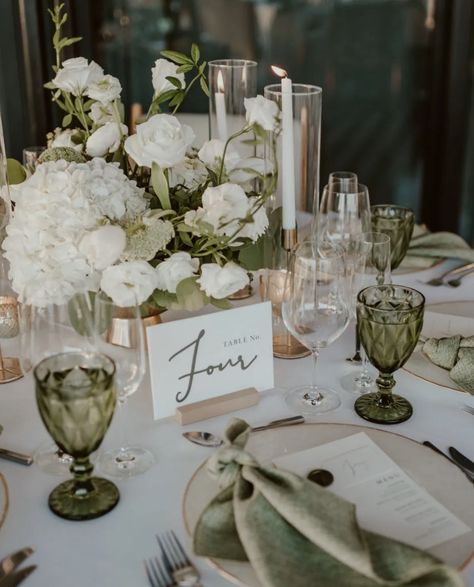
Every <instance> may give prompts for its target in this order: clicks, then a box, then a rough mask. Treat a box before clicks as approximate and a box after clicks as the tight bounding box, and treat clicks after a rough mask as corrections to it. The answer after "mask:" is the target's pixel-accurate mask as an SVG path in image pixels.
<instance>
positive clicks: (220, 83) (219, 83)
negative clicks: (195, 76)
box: [217, 69, 224, 93]
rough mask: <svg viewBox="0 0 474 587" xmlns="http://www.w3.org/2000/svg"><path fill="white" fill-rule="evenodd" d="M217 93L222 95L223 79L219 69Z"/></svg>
mask: <svg viewBox="0 0 474 587" xmlns="http://www.w3.org/2000/svg"><path fill="white" fill-rule="evenodd" d="M217 91H218V92H222V93H223V92H224V77H223V75H222V71H221V70H220V69H219V73H218V74H217Z"/></svg>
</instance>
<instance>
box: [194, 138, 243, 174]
mask: <svg viewBox="0 0 474 587" xmlns="http://www.w3.org/2000/svg"><path fill="white" fill-rule="evenodd" d="M224 148H225V143H224V141H221V140H219V139H211V140H210V141H207V142H206V143H204V145H203V146H202V147H201V149H200V151H199V153H198V157H199V159H201V161H202V162H203V163H204V165H206V167H209V168H210V169H213V170H218V168H219V167H220V165H221V162H222V156H223V154H224ZM239 161H240V156H239V154H238V153H237V151H235V150H234V149H233V148H232V147H231V146H230V145H228V146H227V150H226V152H225V161H224V165H225V167H226V169H227V170H230V169H233V168H234V167H235V166H236V165H237V164H238V162H239Z"/></svg>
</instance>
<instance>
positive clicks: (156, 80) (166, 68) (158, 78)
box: [151, 59, 186, 96]
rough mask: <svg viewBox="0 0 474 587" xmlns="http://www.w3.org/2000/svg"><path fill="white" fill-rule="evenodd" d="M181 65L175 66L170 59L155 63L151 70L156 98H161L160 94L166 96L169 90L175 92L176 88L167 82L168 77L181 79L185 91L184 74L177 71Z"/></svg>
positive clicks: (159, 60)
mask: <svg viewBox="0 0 474 587" xmlns="http://www.w3.org/2000/svg"><path fill="white" fill-rule="evenodd" d="M178 67H179V65H175V64H174V63H173V62H172V61H168V59H157V60H156V61H155V66H154V67H152V68H151V75H152V83H153V89H154V90H155V96H159V95H160V94H164V93H165V92H167V91H168V90H175V89H176V88H175V86H173V84H172V83H171V82H170V81H169V80H167V79H166V78H167V77H175V78H177V79H179V81H180V82H181V88H182V89H184V88H185V87H186V83H185V81H184V73H177V72H176V70H177V69H178Z"/></svg>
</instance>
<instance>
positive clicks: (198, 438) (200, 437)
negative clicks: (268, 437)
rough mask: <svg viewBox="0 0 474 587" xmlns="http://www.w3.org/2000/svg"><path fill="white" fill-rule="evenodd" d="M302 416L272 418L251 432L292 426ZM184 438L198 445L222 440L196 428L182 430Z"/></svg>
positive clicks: (299, 422) (207, 444) (301, 421)
mask: <svg viewBox="0 0 474 587" xmlns="http://www.w3.org/2000/svg"><path fill="white" fill-rule="evenodd" d="M303 423H304V418H303V416H291V417H290V418H283V419H282V420H273V422H269V423H268V424H265V425H264V426H256V427H255V428H252V429H251V431H252V432H260V431H261V430H268V429H270V428H279V427H280V426H292V425H295V424H303ZM183 436H184V438H186V440H189V441H190V442H194V444H199V445H200V446H210V447H213V446H214V447H215V446H220V445H221V444H222V443H223V442H224V441H223V440H222V438H220V437H219V436H216V435H215V434H212V433H211V432H200V431H197V430H192V431H190V432H183Z"/></svg>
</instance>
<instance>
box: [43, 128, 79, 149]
mask: <svg viewBox="0 0 474 587" xmlns="http://www.w3.org/2000/svg"><path fill="white" fill-rule="evenodd" d="M58 130H59V129H56V131H55V135H54V139H53V140H52V141H51V143H50V144H49V145H48V146H49V147H50V148H53V147H71V148H72V149H74V150H75V151H78V152H79V153H80V152H81V151H82V149H83V144H82V143H81V142H79V143H75V142H74V141H73V140H72V137H73V136H74V135H75V134H76V133H77V129H71V128H66V129H65V130H63V131H59V132H57V131H58Z"/></svg>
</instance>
